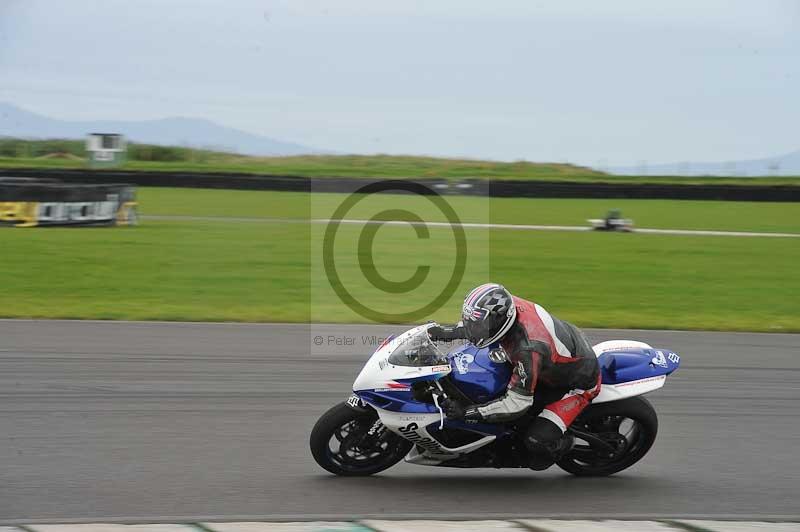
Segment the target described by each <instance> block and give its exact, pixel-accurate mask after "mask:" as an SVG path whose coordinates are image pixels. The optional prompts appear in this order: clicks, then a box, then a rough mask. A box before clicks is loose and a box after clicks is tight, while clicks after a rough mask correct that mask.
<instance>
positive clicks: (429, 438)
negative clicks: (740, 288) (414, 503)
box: [310, 323, 680, 476]
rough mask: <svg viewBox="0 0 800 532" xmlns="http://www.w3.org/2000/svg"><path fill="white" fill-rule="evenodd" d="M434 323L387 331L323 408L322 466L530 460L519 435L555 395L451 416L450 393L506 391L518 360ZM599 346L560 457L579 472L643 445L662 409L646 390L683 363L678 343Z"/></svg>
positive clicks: (358, 471)
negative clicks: (440, 335)
mask: <svg viewBox="0 0 800 532" xmlns="http://www.w3.org/2000/svg"><path fill="white" fill-rule="evenodd" d="M434 325H436V324H435V323H428V324H425V325H421V326H418V327H414V328H412V329H410V330H408V331H406V332H405V333H403V334H401V335H399V336H396V337H395V336H390V337H389V338H387V339H386V340H385V341H384V342H383V343H382V344H381V345H380V346H379V347H378V348H377V349H376V350H375V352H374V353H373V354H372V356H371V357H370V358H369V360H368V361H367V363H366V364H365V365H364V368H363V369H362V370H361V373H360V374H359V375H358V377H357V378H356V380H355V382H354V383H353V395H351V396H350V398H349V399H347V400H346V401H344V402H342V403H339V404H337V405H335V406H334V407H332V408H331V409H330V410H328V411H327V412H325V413H324V414H323V415H322V417H320V419H319V420H318V421H317V423H316V425H315V426H314V428H313V429H312V431H311V438H310V444H311V453H312V455H313V456H314V459H315V460H316V462H317V463H318V464H319V465H320V466H322V467H323V468H324V469H326V470H327V471H329V472H331V473H334V474H337V475H343V476H363V475H371V474H374V473H378V472H380V471H383V470H385V469H388V468H389V467H391V466H393V465H395V464H396V463H398V462H399V461H400V460H402V459H404V458H405V461H406V462H408V463H411V464H418V465H428V466H439V467H460V468H477V467H494V468H509V467H515V468H519V467H529V464H530V457H529V451H528V450H527V448H526V447H525V445H524V442H523V436H524V434H525V430H526V428H527V426H528V424H529V423H530V422H531V421H532V420H533V419H534V418H535V416H537V415H538V414H539V413H540V412H541V411H542V409H543V407H544V406H545V405H546V404H547V403H548V402H550V401H549V400H547V399H545V398H544V397H540V396H538V395H535V396H534V406H533V407H532V408H531V409H530V410H529V411H528V412H527V413H526V414H525V416H523V417H521V418H519V419H516V420H514V421H513V422H509V423H496V424H495V423H468V422H464V421H461V420H453V419H447V418H445V416H444V413H443V411H442V409H441V407H440V405H441V403H442V401H443V400H444V399H445V398H448V399H450V400H455V401H459V402H460V403H462V404H463V405H465V406H466V405H471V404H480V403H484V402H487V401H491V400H492V399H495V398H498V397H500V396H502V395H503V394H504V393H505V391H506V386H507V384H508V381H509V379H510V377H511V371H512V368H511V364H510V363H509V362H508V360H507V357H506V354H505V352H504V351H503V350H502V349H492V350H490V349H478V348H476V347H475V346H473V345H471V344H468V343H467V344H464V345H460V346H456V347H454V348H453V349H451V350H450V351H449V352H447V353H445V352H443V351H442V350H441V349H440V346H439V345H438V344H437V343H436V342H433V341H432V340H431V339H430V337H429V335H428V333H427V330H428V329H429V328H430V327H432V326H434ZM594 351H595V354H596V356H597V358H598V362H599V365H600V371H601V378H602V386H601V390H600V394H599V395H598V396H597V397H596V398H595V399H594V401H592V403H591V404H590V405H589V406H588V407H587V408H586V409H585V410H584V411H583V412H582V413H581V414H580V416H578V418H577V419H576V420H575V421H574V422H573V423H572V425H570V427H569V428H568V429H567V432H566V433H565V437H568V438H571V439H572V444H571V446H570V447H569V449H568V450H567V451H566V452H565V453H562V454H561V455H560V456H559V457H558V458H557V460H556V462H555V464H556V465H558V467H560V468H561V469H563V470H565V471H567V472H569V473H572V474H573V475H578V476H607V475H612V474H614V473H617V472H619V471H622V470H623V469H626V468H628V467H630V466H632V465H633V464H635V463H636V462H638V461H639V460H641V459H642V458H643V457H644V456H645V454H647V452H648V451H649V450H650V447H651V446H652V445H653V442H654V441H655V439H656V434H657V432H658V418H657V416H656V412H655V410H654V409H653V406H652V405H651V404H650V402H649V401H648V400H647V399H645V398H644V397H642V395H643V394H646V393H649V392H652V391H654V390H657V389H658V388H661V387H662V386H663V385H664V382H665V380H666V377H667V375H670V374H671V373H673V372H674V371H675V370H676V369H678V366H679V365H680V356H679V355H678V354H676V353H675V352H673V351H669V350H666V349H654V348H652V347H651V346H650V345H648V344H646V343H644V342H637V341H630V340H612V341H606V342H602V343H599V344H597V345H595V346H594ZM537 393H538V391H537Z"/></svg>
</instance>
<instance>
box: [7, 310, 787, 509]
mask: <svg viewBox="0 0 800 532" xmlns="http://www.w3.org/2000/svg"><path fill="white" fill-rule="evenodd" d="M392 329H393V328H391V327H389V328H386V327H375V326H313V325H312V326H309V325H243V324H175V323H172V324H170V323H112V322H107V323H102V322H65V321H60V322H59V321H52V322H37V321H0V521H5V522H8V521H13V520H26V521H29V522H30V521H36V520H47V519H55V520H68V519H86V520H91V519H95V520H97V519H103V518H106V519H123V518H129V519H140V520H148V519H156V518H161V519H164V518H167V519H166V520H169V518H180V517H183V516H186V517H195V518H208V517H218V518H226V517H227V518H237V517H242V516H250V517H255V516H288V515H309V514H313V515H323V514H325V515H328V516H333V515H339V516H351V515H364V514H379V513H383V514H384V515H393V514H394V515H399V514H405V515H409V514H416V515H422V514H427V515H442V514H451V515H452V514H462V515H465V516H467V515H477V514H493V515H498V514H507V515H521V514H527V515H555V514H571V515H579V516H580V515H583V516H587V515H595V516H601V515H606V516H607V515H619V516H626V515H628V516H630V515H657V516H668V515H673V516H677V515H690V514H694V515H728V516H765V515H796V514H797V513H798V500H800V478H798V470H799V469H800V468H798V465H797V458H798V454H797V453H798V451H797V449H798V448H799V446H800V425H798V421H800V420H799V419H798V413H797V409H798V405H799V404H800V403H799V401H798V400H800V347H799V346H800V335H787V334H775V335H767V334H746V333H738V334H736V333H731V334H726V333H695V332H659V331H612V330H605V331H589V332H590V336H591V338H592V339H593V340H595V341H599V340H605V339H611V338H629V339H637V340H644V341H647V342H650V343H652V344H654V345H656V346H663V347H669V348H671V349H674V350H676V351H678V352H679V353H681V354H682V356H683V362H682V363H683V367H682V368H681V370H680V371H679V372H678V373H676V374H675V375H674V376H673V377H671V378H670V379H668V380H667V385H666V387H665V388H664V389H662V390H661V391H659V392H657V393H655V394H653V395H652V396H651V400H652V401H653V403H654V405H655V407H656V409H657V410H658V413H659V416H660V420H661V430H660V434H659V439H658V441H657V442H656V445H655V446H654V448H653V449H652V450H651V452H650V454H649V455H648V457H647V458H646V459H645V460H644V461H643V462H642V463H641V464H640V465H638V466H636V467H634V468H632V469H631V470H629V471H627V472H625V473H622V474H620V475H618V476H616V477H611V478H608V479H577V478H573V477H571V476H569V475H567V474H565V473H562V472H561V471H560V470H555V469H554V470H551V471H547V472H544V473H534V472H531V471H523V470H519V471H518V470H503V471H494V470H472V471H469V470H463V471H462V470H448V469H438V468H425V467H420V466H410V465H407V464H400V465H398V466H396V467H395V468H393V469H391V470H389V471H387V472H385V473H383V474H381V475H377V476H375V477H371V478H362V479H345V478H336V477H333V476H330V475H327V474H326V473H325V472H324V471H322V470H321V469H319V468H318V467H317V465H316V464H315V463H314V462H313V460H312V458H311V457H310V455H309V453H308V451H307V448H308V446H307V439H308V434H309V431H310V430H311V427H312V425H313V424H314V422H315V421H316V419H317V417H318V416H319V415H320V414H321V413H322V412H323V411H324V410H325V409H327V408H328V407H329V406H330V405H332V404H334V403H335V402H337V401H341V400H343V399H344V398H345V397H347V395H348V392H349V387H350V385H351V383H352V380H353V378H354V376H355V375H356V373H357V371H358V370H359V368H360V366H361V364H362V362H363V360H364V359H365V356H366V355H367V354H368V353H369V352H371V351H372V348H371V347H370V346H369V345H364V342H363V341H362V338H361V335H378V336H382V335H384V334H386V333H387V332H391V331H392ZM394 330H397V328H394ZM329 334H330V335H334V334H339V335H342V334H343V335H344V336H348V337H350V338H353V340H354V344H355V345H353V346H348V347H344V346H339V347H328V346H326V345H323V346H321V347H317V346H315V345H314V343H313V338H314V337H315V336H317V335H321V336H323V339H324V344H327V338H326V337H327V335H329Z"/></svg>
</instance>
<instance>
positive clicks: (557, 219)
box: [139, 188, 800, 233]
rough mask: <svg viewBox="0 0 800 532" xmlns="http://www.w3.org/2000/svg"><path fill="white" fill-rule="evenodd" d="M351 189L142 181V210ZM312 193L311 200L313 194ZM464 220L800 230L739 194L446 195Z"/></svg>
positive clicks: (295, 210) (396, 198) (410, 202)
mask: <svg viewBox="0 0 800 532" xmlns="http://www.w3.org/2000/svg"><path fill="white" fill-rule="evenodd" d="M346 197H347V195H346V194H315V195H313V196H311V195H309V194H306V193H300V192H297V193H296V192H252V191H242V190H187V189H174V188H173V189H170V188H140V189H139V200H140V203H141V212H142V213H143V214H151V215H184V216H227V217H254V218H292V219H307V218H325V217H328V216H330V213H331V212H333V210H334V209H335V208H336V206H338V205H339V204H340V203H341V202H342V201H343V200H344V198H346ZM312 198H313V199H312ZM385 198H387V199H386V200H382V202H381V205H384V204H391V206H392V207H394V208H402V209H407V210H410V211H412V212H418V213H421V215H422V217H423V218H424V219H425V220H428V221H445V217H444V216H443V215H442V214H441V213H440V212H438V210H437V209H436V208H435V207H434V206H433V205H432V204H431V203H430V202H429V201H428V200H427V199H424V198H420V197H415V196H400V195H391V196H385ZM447 202H448V203H449V204H450V205H451V206H452V207H453V209H454V210H455V211H456V212H457V213H458V215H459V218H460V219H461V221H463V222H479V223H480V222H491V223H499V224H533V225H587V223H586V220H587V218H601V217H602V216H603V215H604V214H605V213H606V212H607V211H608V210H609V209H614V208H619V209H621V210H622V214H623V215H624V216H626V217H630V218H632V219H633V220H634V221H635V223H636V225H637V226H639V227H650V228H657V229H709V230H720V231H764V232H790V233H791V232H795V233H800V203H766V202H736V201H674V200H616V199H550V198H548V199H536V200H532V199H516V198H481V197H469V196H448V197H447ZM376 210H377V208H376V207H375V203H373V202H363V203H360V204H359V205H357V206H356V207H355V208H354V209H353V211H351V213H349V214H348V218H361V219H363V218H369V217H371V216H372V214H374V212H375V211H376Z"/></svg>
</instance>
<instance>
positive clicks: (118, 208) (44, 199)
mask: <svg viewBox="0 0 800 532" xmlns="http://www.w3.org/2000/svg"><path fill="white" fill-rule="evenodd" d="M136 221H137V216H136V189H135V188H134V187H132V186H130V185H120V184H103V185H87V184H75V183H60V182H58V181H56V180H54V179H30V178H3V177H0V226H2V225H10V226H14V227H44V226H111V225H135V224H136Z"/></svg>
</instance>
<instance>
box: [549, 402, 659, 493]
mask: <svg viewBox="0 0 800 532" xmlns="http://www.w3.org/2000/svg"><path fill="white" fill-rule="evenodd" d="M569 433H571V434H572V436H573V437H574V438H575V445H574V446H573V448H572V450H571V451H570V452H569V453H567V455H566V456H564V458H562V459H561V460H559V461H558V462H556V463H557V464H558V467H560V468H561V469H563V470H564V471H567V472H569V473H572V474H573V475H578V476H596V477H601V476H608V475H613V474H614V473H617V472H619V471H622V470H623V469H627V468H629V467H630V466H632V465H633V464H635V463H636V462H638V461H639V460H641V459H642V458H643V457H644V455H645V454H647V451H649V450H650V447H651V446H652V445H653V442H654V441H655V440H656V434H657V433H658V417H657V416H656V411H655V410H654V409H653V405H651V404H650V401H648V400H647V399H645V398H644V397H631V398H629V399H623V400H622V401H613V402H610V403H601V404H599V405H590V406H589V408H587V409H586V410H585V411H584V412H583V413H582V414H581V415H580V416H579V417H578V419H576V420H575V422H574V423H573V424H572V425H571V426H570V428H569Z"/></svg>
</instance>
